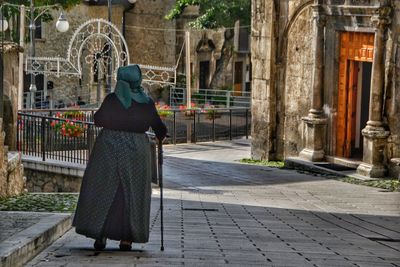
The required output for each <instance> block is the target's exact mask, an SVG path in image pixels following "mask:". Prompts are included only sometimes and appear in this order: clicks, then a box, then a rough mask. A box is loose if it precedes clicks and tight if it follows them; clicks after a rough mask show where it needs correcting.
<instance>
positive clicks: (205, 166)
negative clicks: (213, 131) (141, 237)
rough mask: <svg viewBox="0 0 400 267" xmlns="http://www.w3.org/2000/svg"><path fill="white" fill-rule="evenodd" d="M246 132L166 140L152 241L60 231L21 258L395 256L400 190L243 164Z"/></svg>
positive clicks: (368, 262) (122, 262)
mask: <svg viewBox="0 0 400 267" xmlns="http://www.w3.org/2000/svg"><path fill="white" fill-rule="evenodd" d="M249 156H250V147H249V142H248V141H246V140H237V141H234V142H232V143H230V142H217V143H204V144H197V145H195V144H187V145H177V146H167V147H166V148H165V165H164V173H165V174H164V179H165V215H164V225H165V251H163V252H162V251H160V227H159V225H160V214H159V211H158V207H159V191H158V189H157V188H154V189H153V202H152V214H151V233H150V241H149V243H147V244H134V245H133V251H131V252H121V251H119V250H118V242H116V241H109V242H108V244H107V248H106V250H105V251H102V252H95V251H93V249H92V245H93V240H91V239H87V238H85V237H83V236H80V235H77V234H76V233H75V232H74V229H72V230H70V231H69V232H67V233H66V234H65V235H64V236H63V237H62V238H60V239H58V240H57V241H56V242H54V243H53V245H51V246H50V247H48V248H47V249H46V250H44V251H43V252H42V253H41V254H39V255H38V256H37V257H36V258H34V259H33V260H32V261H31V262H29V263H28V264H27V266H52V267H53V266H183V265H185V266H219V265H229V266H258V265H259V266H296V267H299V266H374V267H376V266H381V267H386V266H391V267H393V266H400V193H399V192H386V191H385V190H382V189H378V188H373V187H367V186H361V185H353V184H348V183H344V182H340V181H337V180H334V179H327V178H326V177H323V176H318V175H309V174H304V173H299V172H297V171H295V170H287V169H277V168H270V167H263V166H254V165H246V164H241V163H239V162H238V160H240V159H241V158H248V157H249Z"/></svg>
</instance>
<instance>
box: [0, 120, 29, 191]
mask: <svg viewBox="0 0 400 267" xmlns="http://www.w3.org/2000/svg"><path fill="white" fill-rule="evenodd" d="M2 122H3V121H2V119H1V118H0V198H3V197H12V196H17V195H20V194H21V193H23V192H24V191H25V178H24V177H23V175H24V169H23V166H22V164H21V157H20V155H19V154H18V153H16V152H8V147H7V146H4V139H5V133H4V132H3V128H2Z"/></svg>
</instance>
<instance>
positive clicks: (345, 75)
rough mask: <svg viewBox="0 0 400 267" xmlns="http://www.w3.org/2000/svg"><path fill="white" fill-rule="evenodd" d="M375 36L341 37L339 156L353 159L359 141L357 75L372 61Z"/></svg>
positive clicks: (341, 35)
mask: <svg viewBox="0 0 400 267" xmlns="http://www.w3.org/2000/svg"><path fill="white" fill-rule="evenodd" d="M373 50H374V34H373V33H358V32H343V33H341V34H340V58H339V84H338V105H337V117H336V155H337V156H340V157H350V156H351V147H352V144H354V142H355V138H356V137H355V136H356V132H355V129H356V127H355V122H356V108H357V80H358V78H357V75H358V69H359V62H360V61H361V62H372V61H373V58H372V57H373Z"/></svg>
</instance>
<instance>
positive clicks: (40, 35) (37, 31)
mask: <svg viewBox="0 0 400 267" xmlns="http://www.w3.org/2000/svg"><path fill="white" fill-rule="evenodd" d="M35 26H36V29H35V39H43V35H44V31H43V23H42V20H41V19H40V18H38V19H37V20H36V21H35Z"/></svg>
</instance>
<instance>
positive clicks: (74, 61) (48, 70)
mask: <svg viewBox="0 0 400 267" xmlns="http://www.w3.org/2000/svg"><path fill="white" fill-rule="evenodd" d="M85 48H89V49H90V51H91V53H90V54H89V55H86V56H85V57H84V58H83V50H84V49H85ZM110 49H111V50H112V53H111V56H112V57H111V58H110V57H109V53H108V52H109V50H110ZM98 57H101V58H102V59H103V61H106V62H107V63H114V64H112V66H113V70H112V72H113V76H114V77H115V74H116V71H117V69H118V68H119V67H121V66H124V65H127V64H130V62H129V49H128V45H127V43H126V41H125V38H124V37H123V35H122V34H121V32H120V31H119V30H118V28H117V27H116V26H115V25H114V24H112V23H110V22H109V21H107V20H105V19H92V20H89V21H87V22H85V23H83V24H82V25H81V26H79V27H78V29H77V30H76V31H75V32H74V34H73V36H72V38H71V40H70V42H69V46H68V51H67V57H66V58H61V57H33V58H32V57H27V58H26V65H25V66H26V72H27V73H30V74H31V73H32V74H34V75H38V74H45V75H48V76H51V75H54V76H57V77H60V76H76V77H79V78H81V77H82V74H83V73H82V69H83V68H82V66H81V64H82V59H84V60H85V63H87V64H93V63H95V62H96V60H97V59H98ZM140 67H141V69H142V73H143V82H146V83H148V84H171V85H173V84H175V83H176V66H174V67H170V68H168V67H159V66H147V65H140Z"/></svg>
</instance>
